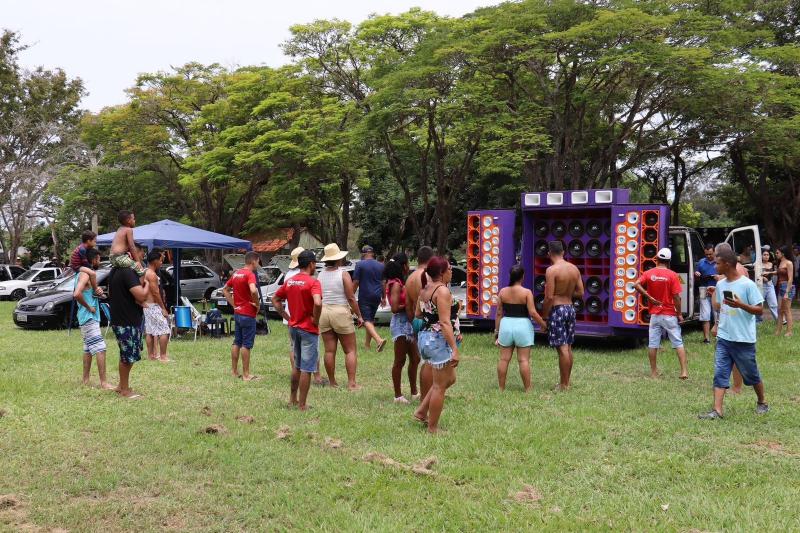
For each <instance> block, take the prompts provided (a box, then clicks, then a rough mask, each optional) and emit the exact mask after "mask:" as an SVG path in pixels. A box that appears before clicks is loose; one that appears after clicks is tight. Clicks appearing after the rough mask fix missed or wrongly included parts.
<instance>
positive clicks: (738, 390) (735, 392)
mask: <svg viewBox="0 0 800 533" xmlns="http://www.w3.org/2000/svg"><path fill="white" fill-rule="evenodd" d="M730 390H731V394H741V393H742V389H730Z"/></svg>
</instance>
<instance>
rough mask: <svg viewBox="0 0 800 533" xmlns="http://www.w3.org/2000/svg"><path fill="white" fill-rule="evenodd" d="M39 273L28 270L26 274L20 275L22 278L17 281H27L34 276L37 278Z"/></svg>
mask: <svg viewBox="0 0 800 533" xmlns="http://www.w3.org/2000/svg"><path fill="white" fill-rule="evenodd" d="M38 273H39V271H38V270H28V271H27V272H25V273H24V274H22V275H20V276H19V277H18V278H16V279H18V280H26V279H31V278H32V277H33V276H35V275H36V274H38Z"/></svg>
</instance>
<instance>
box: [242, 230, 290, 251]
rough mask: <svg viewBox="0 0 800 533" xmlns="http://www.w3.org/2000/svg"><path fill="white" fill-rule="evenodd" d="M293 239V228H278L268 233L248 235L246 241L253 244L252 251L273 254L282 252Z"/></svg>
mask: <svg viewBox="0 0 800 533" xmlns="http://www.w3.org/2000/svg"><path fill="white" fill-rule="evenodd" d="M293 237H294V228H280V229H276V230H272V231H268V232H263V233H257V234H255V235H249V236H248V237H246V239H247V240H248V241H250V242H252V243H253V251H254V252H259V253H273V252H279V251H280V250H282V249H283V248H284V247H285V246H286V245H287V244H289V242H291V240H292V238H293Z"/></svg>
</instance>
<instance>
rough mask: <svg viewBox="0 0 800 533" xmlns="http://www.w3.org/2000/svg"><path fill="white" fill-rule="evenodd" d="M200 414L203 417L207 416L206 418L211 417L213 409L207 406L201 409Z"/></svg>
mask: <svg viewBox="0 0 800 533" xmlns="http://www.w3.org/2000/svg"><path fill="white" fill-rule="evenodd" d="M200 414H201V415H206V416H211V408H210V407H209V406H207V405H206V406H205V407H203V408H202V409H200Z"/></svg>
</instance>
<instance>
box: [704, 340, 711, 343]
mask: <svg viewBox="0 0 800 533" xmlns="http://www.w3.org/2000/svg"><path fill="white" fill-rule="evenodd" d="M703 344H711V341H710V340H708V339H703Z"/></svg>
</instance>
